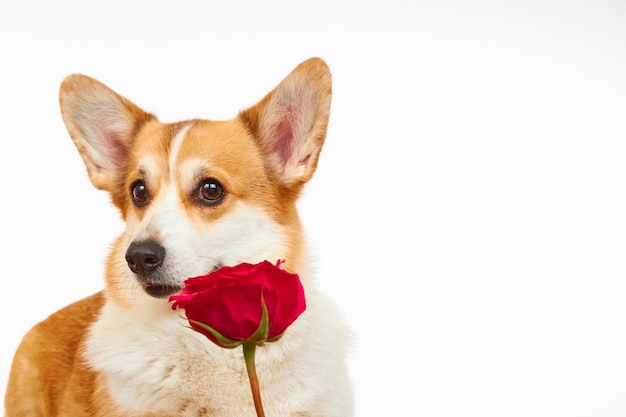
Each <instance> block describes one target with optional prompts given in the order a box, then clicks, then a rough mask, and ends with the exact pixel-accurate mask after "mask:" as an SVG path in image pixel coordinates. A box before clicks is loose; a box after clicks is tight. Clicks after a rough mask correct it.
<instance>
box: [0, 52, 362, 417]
mask: <svg viewBox="0 0 626 417" xmlns="http://www.w3.org/2000/svg"><path fill="white" fill-rule="evenodd" d="M59 101H60V107H61V114H62V117H63V120H64V122H65V125H66V127H67V130H68V132H69V135H70V136H71V138H72V140H73V141H74V144H75V145H76V148H77V149H78V151H79V153H80V156H81V157H82V159H83V161H84V164H85V166H86V170H87V174H88V176H89V178H90V180H91V182H92V184H93V185H94V186H95V187H96V188H98V189H102V190H106V191H107V192H108V193H109V194H110V197H111V201H112V203H113V204H114V205H115V206H116V207H117V208H118V209H119V211H120V213H121V217H122V219H123V220H124V222H125V230H124V231H123V232H122V233H121V235H120V236H119V237H118V238H117V239H116V240H115V241H114V243H113V245H112V246H111V250H110V252H109V254H108V257H107V260H106V265H105V285H104V289H103V291H101V292H99V293H96V294H94V295H91V296H89V297H87V298H85V299H83V300H80V301H78V302H76V303H74V304H71V305H69V306H67V307H65V308H63V309H61V310H59V311H58V312H56V313H54V314H52V315H51V316H49V317H48V318H47V319H45V320H44V321H42V322H40V323H39V324H37V325H35V326H34V327H33V328H32V329H31V330H30V331H29V332H28V333H27V334H26V335H25V336H24V338H23V340H22V342H21V344H20V346H19V347H18V349H17V351H16V353H15V357H14V360H13V364H12V368H11V373H10V376H9V381H8V385H7V391H6V397H5V416H6V417H22V416H28V417H34V416H45V417H54V416H67V417H82V416H85V417H87V416H88V417H170V416H171V417H181V416H182V417H184V416H189V417H191V416H194V417H198V416H206V417H245V416H253V415H255V408H254V404H253V399H252V394H251V391H250V385H249V382H248V379H247V378H248V377H247V373H246V368H245V363H244V358H243V354H242V349H241V348H236V349H223V348H220V347H218V346H217V345H215V344H213V343H212V342H211V341H209V340H208V339H207V338H206V337H204V336H203V335H201V334H200V333H198V332H195V331H193V330H191V329H189V327H188V323H187V321H186V319H185V317H184V313H183V312H182V311H180V310H178V311H174V310H172V308H171V303H170V302H169V301H168V299H169V296H170V295H173V294H177V293H178V292H180V290H181V289H182V287H183V283H184V281H185V279H187V278H189V277H195V276H199V275H205V274H207V273H209V272H211V271H214V270H216V269H218V268H220V267H221V266H234V265H237V264H239V263H243V262H247V263H257V262H261V261H264V260H268V261H270V262H276V261H277V260H285V262H284V263H283V264H282V267H283V268H284V269H285V270H288V271H290V272H293V273H297V274H298V275H299V276H300V279H301V281H302V284H303V286H304V290H305V294H306V299H307V309H306V311H305V312H304V313H303V314H302V315H301V316H300V317H299V318H298V320H296V321H295V323H293V325H291V326H290V327H289V328H288V329H287V331H286V333H285V334H284V336H283V337H282V338H281V339H280V340H278V341H276V342H274V343H266V344H264V345H262V346H259V347H258V348H257V351H256V367H257V373H258V378H259V383H260V388H261V396H262V399H263V407H264V409H265V413H266V415H267V416H273V417H290V416H293V417H296V416H297V417H345V416H351V415H352V413H353V399H352V387H351V381H350V378H349V372H348V369H347V363H346V351H347V347H348V346H349V339H350V337H349V329H348V328H347V326H346V325H345V324H344V322H343V320H342V319H341V317H340V315H339V314H338V310H337V309H336V307H335V306H334V304H333V303H332V302H331V301H330V299H329V298H328V297H327V296H326V295H325V294H324V293H322V292H321V291H319V290H317V289H316V287H315V282H314V280H313V276H312V275H313V271H312V267H311V265H310V260H309V256H308V254H307V246H306V242H305V239H304V232H303V226H302V224H301V221H300V219H299V216H298V212H297V208H296V202H297V199H298V196H299V195H300V193H301V190H302V188H303V186H304V185H305V184H306V183H307V182H308V181H309V180H310V179H311V177H312V176H313V174H314V172H315V170H316V167H317V163H318V158H319V155H320V151H321V149H322V146H323V143H324V140H325V137H326V130H327V125H328V118H329V112H330V104H331V74H330V71H329V69H328V66H327V65H326V63H325V62H324V61H323V60H321V59H319V58H311V59H309V60H306V61H304V62H302V63H301V64H300V65H298V66H297V67H296V68H295V69H294V70H293V71H292V72H291V73H289V75H288V76H287V77H286V78H284V79H283V80H282V81H281V82H280V83H279V84H278V86H277V87H276V88H274V89H273V90H272V91H271V92H270V93H269V94H267V95H266V96H265V97H264V98H262V99H261V100H260V101H259V102H258V103H257V104H255V105H254V106H252V107H249V108H247V109H246V110H243V111H241V112H239V113H238V114H237V116H236V117H235V118H233V119H232V120H228V121H214V120H187V121H182V122H177V123H163V122H161V121H159V120H158V119H157V118H156V117H155V116H154V115H152V114H150V113H148V112H146V111H144V110H142V109H140V108H139V107H138V106H137V105H135V104H134V103H132V102H131V101H129V100H128V99H126V98H124V97H122V96H121V95H119V94H118V93H116V92H114V91H113V90H111V89H110V88H109V87H107V86H105V85H104V84H102V83H100V82H98V81H96V80H94V79H92V78H90V77H87V76H85V75H80V74H74V75H70V76H68V77H67V78H66V79H65V80H64V81H63V82H62V84H61V87H60V100H59Z"/></svg>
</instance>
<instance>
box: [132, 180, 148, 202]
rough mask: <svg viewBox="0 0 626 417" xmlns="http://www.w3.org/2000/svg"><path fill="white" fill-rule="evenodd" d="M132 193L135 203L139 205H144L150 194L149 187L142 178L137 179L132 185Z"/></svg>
mask: <svg viewBox="0 0 626 417" xmlns="http://www.w3.org/2000/svg"><path fill="white" fill-rule="evenodd" d="M130 194H131V196H132V198H133V203H135V205H136V206H137V207H143V206H145V205H146V204H147V203H148V198H149V197H150V194H149V193H148V187H146V184H145V183H144V182H143V181H142V180H137V181H135V182H134V183H133V185H131V186H130Z"/></svg>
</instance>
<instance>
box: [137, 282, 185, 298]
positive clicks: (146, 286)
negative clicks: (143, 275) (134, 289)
mask: <svg viewBox="0 0 626 417" xmlns="http://www.w3.org/2000/svg"><path fill="white" fill-rule="evenodd" d="M141 286H142V288H143V290H144V291H145V292H146V294H148V295H149V296H151V297H154V298H165V297H169V296H170V295H174V294H177V293H179V292H180V290H182V289H183V287H182V286H180V285H168V284H163V283H161V282H154V281H145V282H142V283H141Z"/></svg>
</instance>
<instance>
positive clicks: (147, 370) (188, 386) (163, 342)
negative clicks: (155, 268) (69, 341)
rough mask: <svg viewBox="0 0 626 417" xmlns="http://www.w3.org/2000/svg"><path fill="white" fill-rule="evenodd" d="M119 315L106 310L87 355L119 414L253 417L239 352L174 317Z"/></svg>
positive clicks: (92, 334)
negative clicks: (195, 330)
mask: <svg viewBox="0 0 626 417" xmlns="http://www.w3.org/2000/svg"><path fill="white" fill-rule="evenodd" d="M117 310H118V309H117V308H112V307H110V306H108V307H105V309H104V311H103V313H102V315H101V317H100V319H99V320H98V321H97V322H96V323H95V325H94V326H93V328H92V330H91V337H90V339H89V342H88V344H87V350H86V356H87V360H88V361H89V363H90V364H91V365H92V367H93V368H94V369H96V370H97V371H98V372H100V373H102V374H104V375H105V380H106V381H107V388H108V391H109V392H110V394H111V397H112V398H113V399H114V400H115V401H116V402H117V403H118V405H119V406H120V407H121V408H122V409H124V410H128V411H129V412H132V413H136V414H137V415H143V414H149V413H157V414H159V415H172V416H199V415H205V416H221V415H229V416H232V415H253V414H254V408H253V404H252V396H251V393H250V387H249V383H248V379H247V378H248V377H247V373H246V370H245V364H244V360H243V355H242V350H241V348H236V349H222V348H219V347H217V346H215V345H213V344H212V343H211V342H209V341H207V340H206V339H205V338H204V337H203V336H201V335H199V334H197V333H196V332H194V331H193V330H191V329H189V328H188V327H186V325H185V322H184V320H181V319H180V318H179V317H178V316H175V315H171V314H169V315H166V316H163V317H154V316H152V317H151V320H146V319H144V318H143V317H142V318H137V317H133V315H132V314H128V312H124V313H126V314H120V311H117ZM259 349H265V347H262V348H259ZM260 370H261V367H260V368H259V371H260ZM268 382H269V381H268ZM267 388H268V389H269V388H270V387H269V386H268V387H267ZM133 415H134V414H133Z"/></svg>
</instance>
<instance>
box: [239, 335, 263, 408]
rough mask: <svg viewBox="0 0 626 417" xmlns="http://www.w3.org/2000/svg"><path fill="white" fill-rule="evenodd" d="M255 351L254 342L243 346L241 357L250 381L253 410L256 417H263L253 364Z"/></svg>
mask: <svg viewBox="0 0 626 417" xmlns="http://www.w3.org/2000/svg"><path fill="white" fill-rule="evenodd" d="M255 350H256V342H252V343H244V344H243V357H244V359H245V360H246V369H247V370H248V379H249V380H250V389H251V390H252V398H253V399H254V408H255V409H256V415H257V417H265V413H264V412H263V404H262V403H261V390H260V388H259V379H258V378H257V376H256V365H255V363H254V353H255Z"/></svg>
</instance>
